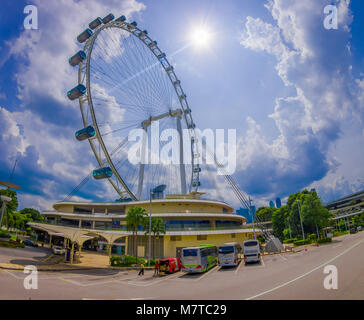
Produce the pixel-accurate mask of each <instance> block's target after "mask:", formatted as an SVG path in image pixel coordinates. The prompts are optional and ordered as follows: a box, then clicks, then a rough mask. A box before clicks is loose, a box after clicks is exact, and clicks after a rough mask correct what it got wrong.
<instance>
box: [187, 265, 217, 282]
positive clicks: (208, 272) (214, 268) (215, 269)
mask: <svg viewBox="0 0 364 320" xmlns="http://www.w3.org/2000/svg"><path fill="white" fill-rule="evenodd" d="M217 270H218V268H217V266H215V267H213V268H212V269H211V270H209V271H207V272H206V273H205V274H204V275H202V276H201V277H199V278H198V279H195V280H193V281H200V280H201V279H203V278H205V277H206V276H207V275H208V274H210V273H213V271H214V272H216V271H217Z"/></svg>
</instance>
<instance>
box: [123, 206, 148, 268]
mask: <svg viewBox="0 0 364 320" xmlns="http://www.w3.org/2000/svg"><path fill="white" fill-rule="evenodd" d="M147 216H148V215H147V212H146V211H145V209H143V208H140V207H132V208H130V209H129V211H128V213H127V214H126V229H127V230H128V231H132V233H133V247H134V253H135V261H136V264H138V248H137V239H138V227H139V226H144V225H145V220H146V218H147Z"/></svg>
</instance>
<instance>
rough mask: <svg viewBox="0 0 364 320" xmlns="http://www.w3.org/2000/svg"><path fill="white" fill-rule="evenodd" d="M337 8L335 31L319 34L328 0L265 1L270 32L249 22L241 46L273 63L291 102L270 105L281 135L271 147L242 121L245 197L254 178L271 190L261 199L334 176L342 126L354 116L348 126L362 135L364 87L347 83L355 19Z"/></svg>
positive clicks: (345, 9)
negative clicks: (334, 145) (335, 144)
mask: <svg viewBox="0 0 364 320" xmlns="http://www.w3.org/2000/svg"><path fill="white" fill-rule="evenodd" d="M335 3H336V4H337V6H338V8H339V10H338V11H339V29H338V30H326V29H325V28H324V27H323V19H324V14H323V8H324V7H325V5H327V4H329V3H328V1H326V0H307V1H291V0H270V1H268V4H267V5H266V7H267V9H268V10H269V11H270V12H271V14H272V17H273V18H274V20H275V25H272V24H269V23H266V22H264V21H262V20H261V19H260V18H252V17H248V18H247V21H246V24H245V31H244V33H243V35H242V40H241V44H242V45H243V46H244V47H245V48H247V49H250V50H254V51H258V52H266V53H268V54H270V55H273V56H274V57H275V58H276V60H277V64H276V70H277V74H278V75H279V76H280V78H281V79H282V81H283V83H284V85H286V86H291V87H293V88H294V89H295V91H296V95H295V96H288V97H281V98H278V99H276V101H275V106H274V112H273V113H272V114H271V115H269V117H270V118H272V119H273V120H274V121H275V124H276V126H277V128H278V130H279V135H278V137H277V138H275V139H273V142H272V143H271V144H268V143H267V142H266V140H267V139H265V138H264V136H263V135H262V133H261V130H260V128H259V126H258V125H256V124H254V121H253V120H252V119H250V118H248V119H247V124H248V130H247V135H246V137H245V138H244V139H243V140H241V141H240V143H241V147H240V148H238V149H240V150H244V153H243V151H242V154H241V159H242V161H241V163H242V168H241V169H243V170H245V172H241V173H240V176H241V179H247V178H248V179H247V180H248V181H250V182H251V184H248V183H244V182H243V183H242V184H243V185H244V186H245V187H246V188H248V189H250V190H254V189H255V188H254V187H252V184H253V181H252V179H251V180H250V179H249V176H250V175H254V174H255V175H256V179H259V178H265V179H266V181H265V182H266V184H267V185H270V188H266V190H265V193H266V194H268V193H272V194H274V193H275V194H277V195H282V194H286V193H287V192H296V191H297V189H300V188H303V187H305V186H307V185H309V184H310V183H311V182H312V181H316V180H320V179H321V178H322V177H323V176H325V175H326V174H327V173H328V172H333V173H334V172H335V171H336V170H337V168H338V166H340V163H339V162H338V160H337V159H338V158H335V155H333V154H332V153H329V149H330V146H331V144H332V143H333V142H334V141H336V140H337V139H339V138H340V137H341V136H342V135H345V132H343V130H344V128H343V125H342V124H343V123H345V122H346V121H348V119H351V118H352V117H353V115H354V117H356V119H357V121H354V122H352V125H353V126H355V127H356V128H358V129H359V130H357V132H359V131H361V130H362V127H363V122H362V119H363V111H364V98H363V97H364V86H363V80H361V79H354V77H353V76H352V71H353V67H352V57H351V52H350V38H351V34H350V24H351V22H352V14H351V12H350V9H349V1H336V2H335ZM350 66H351V67H350ZM277 150H278V151H277ZM358 165H359V163H358ZM262 166H263V168H262ZM248 171H249V172H248ZM262 171H263V172H265V176H263V177H262V174H261V172H262ZM362 174H364V172H362ZM247 176H248V177H247ZM262 192H263V191H262ZM263 193H264V192H263Z"/></svg>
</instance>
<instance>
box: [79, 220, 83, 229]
mask: <svg viewBox="0 0 364 320" xmlns="http://www.w3.org/2000/svg"><path fill="white" fill-rule="evenodd" d="M78 227H79V228H81V227H82V220H81V219H80V220H78Z"/></svg>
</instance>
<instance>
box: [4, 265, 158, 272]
mask: <svg viewBox="0 0 364 320" xmlns="http://www.w3.org/2000/svg"><path fill="white" fill-rule="evenodd" d="M24 267H25V266H24ZM24 267H22V268H19V267H18V268H17V267H4V266H1V265H0V269H3V270H15V271H23V270H24ZM36 267H37V271H47V272H49V271H51V272H61V271H81V270H105V271H106V270H119V271H129V270H139V268H136V267H124V268H121V267H120V268H119V267H75V268H69V269H66V268H59V269H53V268H51V269H50V268H38V267H39V266H36ZM144 270H153V268H151V267H149V268H144Z"/></svg>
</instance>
